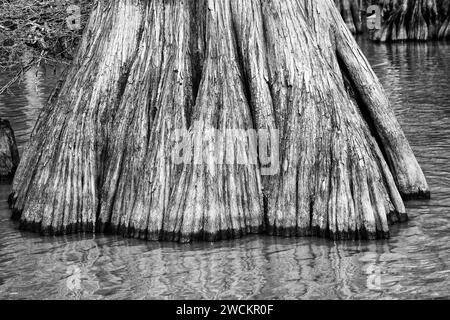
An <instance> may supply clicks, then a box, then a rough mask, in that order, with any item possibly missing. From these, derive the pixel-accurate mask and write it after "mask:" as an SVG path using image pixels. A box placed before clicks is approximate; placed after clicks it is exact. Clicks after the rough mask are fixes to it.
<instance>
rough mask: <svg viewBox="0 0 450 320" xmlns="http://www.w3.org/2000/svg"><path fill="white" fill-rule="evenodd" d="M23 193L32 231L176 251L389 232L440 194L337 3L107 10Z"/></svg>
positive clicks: (96, 20) (19, 182)
mask: <svg viewBox="0 0 450 320" xmlns="http://www.w3.org/2000/svg"><path fill="white" fill-rule="evenodd" d="M227 130H234V131H233V132H240V134H238V136H237V138H236V137H234V138H233V137H231V136H230V135H228V134H225V135H222V136H221V137H220V138H219V134H218V133H217V132H221V133H223V132H226V131H227ZM253 131H259V132H265V133H267V134H266V137H275V138H270V139H269V143H268V144H267V145H265V147H267V148H265V147H261V146H259V149H257V148H254V146H253V145H252V144H251V143H249V141H251V140H252V139H251V136H252V134H251V132H253ZM211 132H213V134H211ZM227 132H228V131H227ZM180 137H181V138H186V137H188V138H189V139H187V141H191V142H192V141H197V140H198V137H200V138H201V139H202V141H206V144H207V145H212V146H213V149H212V151H211V152H207V153H206V156H205V157H204V158H203V160H205V162H202V161H198V159H199V158H198V155H197V154H196V147H195V146H193V145H192V144H189V143H188V144H186V145H184V149H185V150H184V152H183V161H181V162H180V161H178V160H179V159H176V158H177V156H178V151H177V150H178V149H177V148H178V143H177V141H178V140H179V138H180ZM202 148H203V147H202ZM268 149H271V150H273V149H279V157H271V158H270V161H269V162H266V161H264V162H263V161H261V159H263V158H264V157H265V156H263V155H265V154H266V153H267V151H268ZM186 150H187V151H186ZM250 152H257V153H258V161H251V159H250V158H251V157H250V156H249V153H250ZM236 157H240V158H243V159H244V160H247V161H237V160H236V159H235V158H236ZM200 159H201V158H200ZM230 159H231V160H232V161H231V162H230ZM241 160H242V159H241ZM267 165H270V166H271V167H272V169H274V170H272V171H271V170H266V169H267ZM13 190H14V192H13V194H12V197H11V199H12V204H13V209H14V212H15V213H16V216H17V217H20V220H21V228H23V229H26V230H33V231H38V232H41V233H43V234H66V233H73V232H78V231H90V232H93V231H97V232H113V233H119V234H123V235H125V236H130V237H137V238H142V239H149V240H169V241H181V242H189V241H193V240H208V241H215V240H220V239H227V238H236V237H240V236H243V235H246V234H251V233H261V232H265V233H268V234H276V235H283V236H312V235H317V236H326V237H330V238H334V239H373V238H385V237H387V236H388V234H389V223H393V222H396V221H399V220H404V219H406V217H407V215H406V211H405V206H404V204H403V201H402V198H401V196H402V195H403V196H404V197H414V196H427V195H429V189H428V186H427V183H426V180H425V177H424V175H423V173H422V170H421V169H420V167H419V165H418V163H417V161H416V158H415V157H414V154H413V152H412V150H411V148H410V146H409V144H408V141H407V140H406V138H405V135H404V133H403V132H402V130H401V128H400V125H399V123H398V122H397V120H396V117H395V114H394V111H393V109H392V108H391V105H390V104H389V101H388V99H387V97H386V94H385V92H384V90H383V88H382V86H381V84H380V82H379V80H378V79H377V77H376V76H375V74H374V72H373V71H372V69H371V67H370V65H369V63H368V62H367V60H366V59H365V57H364V55H363V54H362V52H361V50H360V49H359V47H358V45H357V44H356V42H355V40H354V39H353V37H352V35H351V33H350V32H349V30H348V28H347V27H346V25H345V23H344V22H343V20H342V18H341V17H340V15H339V12H338V10H337V9H336V7H335V4H334V3H333V1H332V0H321V1H316V0H305V1H284V0H272V1H268V0H262V1H261V0H245V1H244V0H241V1H239V0H209V1H206V0H201V1H178V0H169V1H167V0H166V1H163V0H155V1H144V0H118V1H99V2H98V4H97V7H96V8H95V9H94V11H93V13H92V15H91V18H90V22H89V24H88V26H87V29H86V30H85V33H84V37H83V40H82V44H81V47H80V48H79V51H78V54H77V58H76V59H75V61H74V63H73V66H72V68H71V69H70V70H69V72H68V74H67V77H66V79H65V81H64V83H63V84H62V86H61V87H60V88H58V89H57V90H55V92H54V94H53V95H52V97H51V98H50V99H49V103H48V105H47V106H46V107H45V108H44V110H43V111H42V114H41V115H40V117H39V120H38V122H37V124H36V127H35V129H34V132H33V134H32V136H31V140H30V142H29V145H28V147H27V148H26V151H25V154H24V157H23V160H22V164H21V166H20V168H19V170H18V172H17V175H16V177H15V180H14V186H13Z"/></svg>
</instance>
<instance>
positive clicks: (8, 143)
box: [0, 119, 20, 181]
mask: <svg viewBox="0 0 450 320" xmlns="http://www.w3.org/2000/svg"><path fill="white" fill-rule="evenodd" d="M19 161H20V159H19V151H18V149H17V144H16V138H15V136H14V131H13V129H12V128H11V125H10V123H9V121H8V120H3V119H0V181H8V180H12V178H13V177H14V174H15V172H16V169H17V166H18V165H19Z"/></svg>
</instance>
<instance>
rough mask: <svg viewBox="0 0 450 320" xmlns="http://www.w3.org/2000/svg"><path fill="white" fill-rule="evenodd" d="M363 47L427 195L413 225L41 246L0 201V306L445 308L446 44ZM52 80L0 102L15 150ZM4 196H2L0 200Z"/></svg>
mask: <svg viewBox="0 0 450 320" xmlns="http://www.w3.org/2000/svg"><path fill="white" fill-rule="evenodd" d="M362 47H363V50H364V51H365V52H366V53H367V55H368V58H369V60H370V62H371V63H372V65H374V66H375V67H374V69H375V72H376V73H377V74H378V75H379V77H380V79H381V81H382V82H383V84H384V85H385V88H386V90H387V93H388V94H389V97H390V99H391V101H392V103H393V106H394V108H395V110H396V112H397V115H398V117H399V121H400V122H401V124H402V126H403V129H404V130H405V133H406V135H407V137H408V139H409V140H410V142H411V145H412V147H413V149H414V151H415V153H416V155H417V157H418V160H419V162H420V163H421V165H422V168H423V169H424V171H425V173H426V175H427V177H428V180H429V184H430V186H431V188H432V191H433V199H432V200H430V201H412V202H409V203H408V211H409V215H410V218H411V220H410V221H409V222H408V223H405V224H402V225H399V226H395V227H394V228H393V230H392V238H391V239H390V240H388V241H377V242H336V243H335V242H331V241H327V240H320V239H283V238H271V237H250V238H246V239H241V240H236V241H229V242H221V243H216V244H205V243H201V244H192V245H178V244H171V243H153V242H143V241H138V240H130V239H123V238H120V237H115V236H102V235H99V236H92V235H86V236H67V237H58V238H43V237H40V236H38V235H35V234H30V233H23V232H20V231H18V230H17V228H16V226H15V225H14V223H13V222H12V221H10V220H9V214H10V213H9V211H8V210H7V206H6V203H5V202H4V201H1V202H0V270H1V272H0V299H13V298H36V299H47V298H52V299H60V298H65V299H66V298H67V299H80V298H83V299H175V298H182V299H184V298H186V299H266V298H268V299H271V298H273V299H277V298H284V299H318V298H330V299H363V298H364V299H374V298H378V299H399V298H445V297H447V298H448V297H450V289H449V288H450V266H449V265H450V212H449V208H450V199H449V194H450V150H449V142H450V141H449V139H450V120H449V112H450V111H449V110H450V90H449V80H450V65H447V60H448V57H449V56H450V44H435V43H430V44H396V45H374V44H372V43H370V42H363V43H362ZM56 78H57V75H54V74H53V73H52V72H49V71H48V70H47V73H44V70H39V71H38V72H37V73H36V72H34V73H33V74H31V75H28V76H27V78H26V79H25V81H24V82H22V83H21V84H19V85H18V86H16V87H15V88H13V90H12V91H13V94H10V95H8V96H6V97H5V96H2V97H0V116H1V117H6V118H9V119H10V120H11V122H12V125H13V127H14V129H15V130H16V134H17V135H18V140H19V144H20V145H21V147H23V146H24V143H25V141H26V139H27V137H28V135H29V133H30V131H31V129H32V127H33V123H34V120H35V118H36V116H37V112H38V111H39V109H40V107H41V105H42V103H43V101H45V99H46V96H47V95H48V94H49V93H50V90H51V88H52V87H53V86H54V85H55V82H56ZM4 81H6V79H2V78H1V76H0V84H1V83H3V82H4ZM36 88H37V90H36ZM9 188H10V187H9V186H0V197H1V199H6V196H7V194H8V192H9Z"/></svg>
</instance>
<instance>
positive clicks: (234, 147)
mask: <svg viewBox="0 0 450 320" xmlns="http://www.w3.org/2000/svg"><path fill="white" fill-rule="evenodd" d="M207 5H208V11H209V13H208V16H207V18H206V19H207V21H206V26H207V28H206V32H207V34H206V48H205V50H206V51H205V60H204V63H203V64H204V69H203V78H202V81H201V83H200V88H199V93H198V97H197V101H196V104H195V106H194V110H193V111H194V112H193V119H192V121H191V123H192V124H193V126H192V127H191V128H190V131H189V134H190V139H189V140H190V141H191V142H193V143H194V144H195V143H200V144H201V149H202V150H206V155H205V156H203V155H202V152H197V151H198V150H195V149H196V148H195V146H194V148H192V147H191V148H192V151H193V152H192V153H191V154H192V155H191V157H190V158H189V160H190V161H189V164H187V165H186V166H185V167H184V169H183V172H182V175H181V180H180V183H179V185H178V187H177V188H176V189H175V190H174V194H173V195H172V197H173V199H176V201H172V202H171V204H174V205H172V206H171V207H170V212H171V213H170V214H171V215H173V216H177V217H182V218H181V219H182V223H178V224H177V229H176V233H178V234H179V235H180V239H181V241H191V240H193V239H202V240H220V239H225V238H234V237H240V236H242V235H244V234H248V233H255V232H259V231H260V228H261V226H262V224H263V219H262V215H261V213H262V197H261V183H260V174H259V169H258V165H257V163H251V159H249V158H248V155H249V152H248V148H249V142H248V141H249V140H248V139H249V138H248V137H247V133H246V131H245V130H249V129H253V123H252V117H251V112H250V107H249V105H248V101H247V97H246V94H245V84H244V82H243V81H245V80H244V79H245V77H244V76H243V74H242V70H241V67H240V65H239V64H238V62H237V61H238V56H239V54H238V52H237V45H236V43H237V42H236V40H237V39H236V34H235V32H234V31H235V29H234V28H233V26H232V25H233V21H232V11H231V10H232V6H231V2H230V1H229V0H219V1H208V3H207ZM211 129H214V130H217V131H211ZM228 130H232V131H228ZM236 130H240V131H241V132H242V135H241V136H234V135H233V133H234V132H237V131H236ZM239 159H241V160H243V161H242V163H240V161H239ZM178 199H179V200H178Z"/></svg>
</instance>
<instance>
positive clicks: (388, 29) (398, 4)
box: [374, 0, 450, 42]
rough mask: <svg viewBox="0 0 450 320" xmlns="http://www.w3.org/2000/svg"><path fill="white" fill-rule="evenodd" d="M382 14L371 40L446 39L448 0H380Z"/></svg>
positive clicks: (448, 31) (449, 2) (447, 32)
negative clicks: (386, 9)
mask: <svg viewBox="0 0 450 320" xmlns="http://www.w3.org/2000/svg"><path fill="white" fill-rule="evenodd" d="M382 3H383V4H384V7H385V8H389V9H390V10H391V11H390V12H387V13H386V14H385V18H386V19H385V22H384V24H383V27H382V29H381V30H379V31H378V32H376V33H375V34H374V40H376V41H382V42H388V41H404V40H416V41H426V40H437V39H446V38H448V35H449V33H450V30H448V25H449V16H448V13H449V11H448V10H449V4H450V1H448V0H395V1H393V0H383V1H382Z"/></svg>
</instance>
